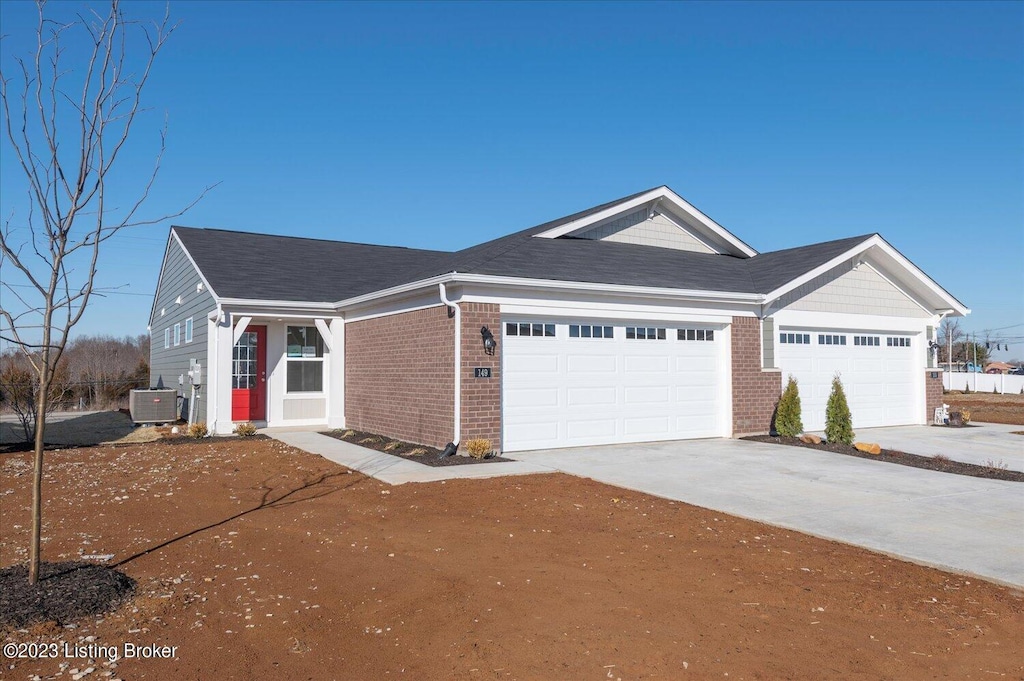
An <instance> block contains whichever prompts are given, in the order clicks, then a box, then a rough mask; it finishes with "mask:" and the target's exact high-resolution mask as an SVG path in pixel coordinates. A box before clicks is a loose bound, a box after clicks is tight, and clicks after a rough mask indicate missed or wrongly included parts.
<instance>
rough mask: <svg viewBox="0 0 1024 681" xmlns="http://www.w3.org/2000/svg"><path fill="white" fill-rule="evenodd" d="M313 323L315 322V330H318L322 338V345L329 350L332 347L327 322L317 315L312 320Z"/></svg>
mask: <svg viewBox="0 0 1024 681" xmlns="http://www.w3.org/2000/svg"><path fill="white" fill-rule="evenodd" d="M313 323H314V324H316V330H317V331H319V332H320V338H322V339H323V341H324V346H325V347H326V348H327V351H328V352H330V351H331V350H333V348H332V347H331V330H330V329H329V328H328V327H327V322H325V321H324V320H323V318H322V317H317V318H315V319H314V320H313Z"/></svg>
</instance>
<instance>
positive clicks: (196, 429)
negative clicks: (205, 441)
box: [185, 421, 210, 440]
mask: <svg viewBox="0 0 1024 681" xmlns="http://www.w3.org/2000/svg"><path fill="white" fill-rule="evenodd" d="M185 434H186V435H188V436H189V437H190V438H193V439H195V440H201V439H202V438H204V437H206V436H207V435H209V434H210V431H209V430H208V429H207V427H206V421H198V422H196V423H193V424H192V425H191V426H189V427H188V430H187V431H185Z"/></svg>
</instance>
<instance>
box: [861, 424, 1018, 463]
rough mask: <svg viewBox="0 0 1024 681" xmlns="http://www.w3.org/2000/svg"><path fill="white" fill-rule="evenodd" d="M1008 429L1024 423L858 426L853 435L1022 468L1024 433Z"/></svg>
mask: <svg viewBox="0 0 1024 681" xmlns="http://www.w3.org/2000/svg"><path fill="white" fill-rule="evenodd" d="M1012 431H1024V426H1008V425H1005V424H1002V423H975V424H971V426H970V427H968V428H940V427H935V426H890V427H886V428H861V429H860V430H858V431H857V439H858V440H860V441H862V442H877V443H878V444H880V445H881V446H882V447H884V448H886V449H897V450H899V451H901V452H907V453H909V454H920V455H922V456H935V455H936V454H941V455H943V456H948V457H949V458H950V459H953V460H955V461H963V462H965V463H973V464H977V465H979V466H988V465H992V464H994V465H996V466H998V467H1000V468H1002V467H1006V468H1008V469H1010V470H1013V471H1024V435H1014V434H1013V432H1012Z"/></svg>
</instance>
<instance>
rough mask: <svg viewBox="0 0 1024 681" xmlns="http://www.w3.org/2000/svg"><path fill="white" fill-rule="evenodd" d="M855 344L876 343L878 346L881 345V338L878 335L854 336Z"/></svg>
mask: <svg viewBox="0 0 1024 681" xmlns="http://www.w3.org/2000/svg"><path fill="white" fill-rule="evenodd" d="M853 344H854V345H874V346H878V345H879V338H878V336H854V337H853Z"/></svg>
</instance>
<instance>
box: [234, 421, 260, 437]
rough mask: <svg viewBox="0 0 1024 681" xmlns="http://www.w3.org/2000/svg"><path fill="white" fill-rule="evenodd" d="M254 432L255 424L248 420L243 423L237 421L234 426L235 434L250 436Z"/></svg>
mask: <svg viewBox="0 0 1024 681" xmlns="http://www.w3.org/2000/svg"><path fill="white" fill-rule="evenodd" d="M255 434H256V426H255V425H254V424H253V423H250V422H249V421H246V422H245V423H239V424H238V425H237V426H235V435H241V436H242V437H252V436H253V435H255Z"/></svg>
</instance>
